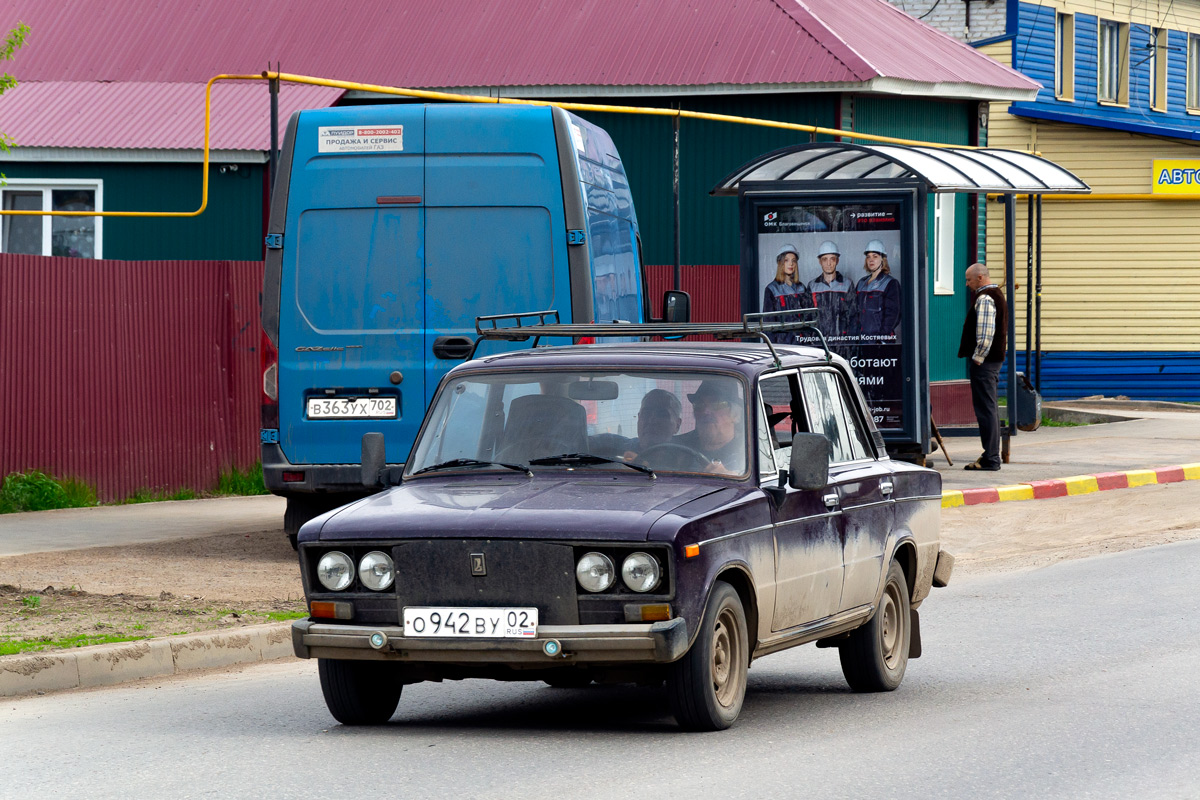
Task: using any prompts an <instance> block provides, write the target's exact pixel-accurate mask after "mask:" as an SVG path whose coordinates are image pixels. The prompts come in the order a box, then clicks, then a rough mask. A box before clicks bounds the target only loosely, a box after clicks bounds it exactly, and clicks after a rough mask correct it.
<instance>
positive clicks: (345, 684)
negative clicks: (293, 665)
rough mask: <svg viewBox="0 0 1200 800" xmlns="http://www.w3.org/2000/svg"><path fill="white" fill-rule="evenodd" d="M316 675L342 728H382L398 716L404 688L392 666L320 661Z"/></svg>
mask: <svg viewBox="0 0 1200 800" xmlns="http://www.w3.org/2000/svg"><path fill="white" fill-rule="evenodd" d="M317 673H318V674H319V675H320V676H321V694H323V695H325V705H326V706H327V707H328V708H329V713H330V714H332V715H333V718H334V719H336V720H337V721H338V722H340V723H342V724H343V725H381V724H383V723H385V722H387V721H388V720H389V719H391V718H392V714H394V713H396V706H397V705H399V703H400V691H401V689H403V688H404V685H403V684H402V683H400V681H399V679H398V676H397V674H396V669H395V668H394V666H393V665H392V664H384V663H380V662H378V661H339V660H337V659H332V658H319V659H317Z"/></svg>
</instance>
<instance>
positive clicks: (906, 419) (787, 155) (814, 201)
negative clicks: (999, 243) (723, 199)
mask: <svg viewBox="0 0 1200 800" xmlns="http://www.w3.org/2000/svg"><path fill="white" fill-rule="evenodd" d="M1090 191H1091V189H1090V188H1089V187H1088V186H1087V184H1085V183H1084V182H1083V181H1081V180H1080V179H1079V178H1078V177H1076V176H1075V175H1074V174H1072V173H1071V172H1069V171H1068V170H1065V169H1063V168H1062V167H1060V166H1058V165H1057V164H1055V163H1053V162H1051V161H1047V160H1046V159H1044V158H1040V157H1038V156H1036V155H1031V154H1029V153H1024V152H1018V151H1014V150H1004V149H999V148H969V147H953V146H946V147H935V146H910V145H898V144H855V143H851V142H811V143H806V144H798V145H794V146H790V147H786V148H782V149H779V150H775V151H773V152H770V153H765V154H763V155H761V156H759V157H757V158H755V159H752V160H751V161H749V162H747V163H746V164H744V165H742V166H741V167H739V168H738V169H736V170H734V171H733V172H732V173H730V174H729V175H728V176H726V177H725V178H724V179H723V180H722V181H721V182H720V183H718V184H717V185H716V186H715V187H714V188H713V189H712V191H711V192H710V193H711V194H712V195H715V196H737V197H738V198H739V206H740V211H741V220H742V264H741V267H742V274H743V281H742V298H743V300H742V304H743V311H747V310H750V311H757V310H760V309H758V308H756V307H753V308H752V307H751V306H756V305H757V291H758V290H757V289H756V288H755V284H756V282H757V284H758V285H761V283H762V276H763V275H765V274H767V273H766V272H764V271H763V270H764V269H765V267H764V266H763V265H764V264H767V263H768V261H769V259H768V257H767V256H768V254H767V252H766V251H764V252H763V253H759V249H760V246H759V242H760V241H763V242H766V241H779V239H778V237H776V238H774V239H772V238H770V237H771V236H773V235H774V234H772V233H768V231H773V230H789V231H795V232H797V233H795V234H793V235H795V236H801V237H803V236H807V235H808V234H807V233H805V231H813V232H814V235H815V236H816V237H817V238H819V237H820V236H822V235H830V234H824V233H820V231H829V230H838V231H847V232H846V233H843V234H842V235H844V236H846V237H859V238H862V237H866V236H870V235H872V233H873V232H876V231H882V232H881V233H875V235H878V236H880V237H883V236H886V235H890V234H892V233H894V235H895V242H896V245H895V252H897V253H898V254H900V255H901V256H902V260H903V263H905V264H908V265H910V267H909V271H908V272H907V277H908V279H907V280H905V281H903V284H904V290H905V291H904V309H905V312H906V314H907V316H906V317H905V320H906V321H905V323H904V327H903V330H901V328H899V327H898V328H897V330H896V335H895V336H894V337H893V338H894V339H896V340H897V342H900V341H903V342H904V345H903V347H902V348H901V349H902V355H903V358H901V359H898V360H899V361H900V362H901V363H903V364H904V365H905V366H904V370H903V372H904V375H903V377H898V376H893V377H888V378H887V379H886V380H884V379H882V378H881V382H883V383H887V382H889V381H890V382H893V383H898V384H899V388H893V389H891V391H892V392H893V393H894V394H895V395H896V396H897V397H900V393H902V394H903V397H902V399H901V400H900V401H898V403H897V405H898V406H899V407H901V408H902V413H900V412H897V413H896V414H895V415H894V418H895V420H896V421H895V422H894V424H891V425H888V424H884V425H880V428H881V430H882V432H883V434H884V438H885V440H887V441H888V445H889V449H894V450H895V451H897V452H901V453H904V452H913V450H912V449H911V448H913V447H918V448H919V452H920V453H921V455H922V456H923V455H924V454H926V453H928V452H929V451H930V444H929V443H930V427H931V423H932V420H931V415H930V407H929V369H928V331H929V319H928V313H929V312H928V308H929V303H928V300H927V294H928V289H927V287H928V286H929V281H928V265H927V254H926V241H925V240H926V233H925V232H926V231H927V230H928V228H927V227H926V215H927V207H928V195H929V194H940V193H969V194H981V195H985V196H994V197H996V198H997V199H998V200H999V201H1000V202H1002V203H1003V205H1004V280H1005V296H1006V297H1007V298H1008V300H1009V304H1010V313H1009V316H1008V331H1007V333H1008V343H1009V347H1008V354H1007V356H1006V364H1005V373H1004V374H1005V375H1006V378H1007V380H1006V383H1007V393H1008V409H1009V410H1010V413H1009V414H1008V426H1007V429H1006V439H1005V460H1007V452H1008V448H1007V436H1012V435H1015V434H1016V431H1017V413H1016V411H1017V362H1016V355H1015V352H1014V345H1015V342H1016V314H1015V313H1012V311H1014V310H1015V302H1014V296H1015V292H1016V269H1015V261H1016V258H1015V239H1016V235H1015V234H1016V230H1015V229H1016V200H1017V197H1018V196H1019V195H1023V196H1026V197H1027V198H1028V200H1029V206H1030V215H1029V217H1030V222H1029V225H1030V230H1029V234H1030V236H1029V242H1030V247H1029V260H1028V268H1029V272H1030V275H1029V282H1028V292H1029V294H1030V297H1029V298H1028V300H1029V302H1027V309H1026V316H1027V324H1026V348H1027V350H1028V348H1029V346H1030V343H1031V338H1032V336H1031V332H1032V331H1031V329H1032V328H1033V323H1032V317H1031V314H1032V310H1033V302H1032V301H1033V298H1032V288H1033V283H1034V275H1033V274H1032V273H1033V269H1034V266H1033V254H1034V252H1035V245H1036V252H1037V254H1038V261H1039V262H1040V253H1041V226H1040V218H1041V196H1042V195H1045V194H1086V193H1089V192H1090ZM839 208H841V209H857V211H853V212H850V213H848V214H845V213H844V214H841V216H840V217H839V216H838V215H837V213H835V211H836V209H839ZM1035 208H1036V212H1035ZM830 209H833V210H830ZM872 209H896V212H895V213H893V212H892V211H887V212H886V213H883V212H879V213H875V212H873V211H872ZM864 210H865V211H864ZM788 212H791V219H792V222H791V223H788V222H786V221H784V222H781V219H784V220H786V219H787V217H788ZM781 213H782V214H783V217H782V218H781V216H780V215H781ZM1035 213H1036V217H1037V219H1038V227H1037V230H1036V232H1035V230H1034V226H1033V221H1034V218H1035ZM872 215H874V218H875V219H879V218H885V219H887V220H888V221H889V224H891V225H892V226H893V227H894V231H893V230H891V229H890V228H887V227H886V226H882V227H881V226H876V227H874V228H872V227H871V226H870V225H863V224H861V223H859V224H858V225H857V226H856V225H855V224H854V223H847V224H845V225H844V226H843V227H836V226H835V227H831V226H830V225H828V224H827V223H828V222H829V220H830V219H837V220H842V219H846V218H853V219H854V220H855V222H856V223H857V222H858V221H859V220H861V219H863V218H872ZM816 217H822V219H821V220H817V221H815V222H814V221H813V220H814V219H815V218H816ZM789 224H790V227H788V225H789ZM769 225H776V226H779V225H783V226H784V227H782V228H774V229H772V228H766V227H764V226H769ZM822 226H824V227H822ZM856 241H857V239H856ZM770 249H771V248H770V247H768V248H766V250H770ZM963 266H964V267H965V266H966V265H963ZM1036 281H1037V283H1038V284H1039V285H1040V282H1041V271H1040V263H1039V265H1038V271H1037V278H1036ZM1039 297H1040V290H1039ZM1038 327H1039V329H1040V302H1039V319H1038ZM881 338H882V337H881ZM1038 339H1039V342H1040V336H1039V337H1038ZM872 346H874V345H872ZM1026 358H1027V361H1026V363H1027V364H1028V363H1029V362H1028V358H1029V353H1028V352H1027V354H1026ZM876 360H878V359H876ZM914 377H915V379H914ZM864 390H865V391H866V393H867V395H868V401H871V399H872V398H871V393H870V391H869V390H868V389H867V387H864ZM885 406H886V404H885ZM876 419H877V423H878V422H879V419H880V418H879V417H877V418H876ZM887 419H888V420H891V419H892V418H891V417H887ZM906 448H907V449H906Z"/></svg>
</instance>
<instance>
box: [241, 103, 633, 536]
mask: <svg viewBox="0 0 1200 800" xmlns="http://www.w3.org/2000/svg"><path fill="white" fill-rule="evenodd" d="M644 280H645V277H644V273H643V270H642V264H641V259H640V242H639V235H638V225H637V217H636V215H635V214H634V209H633V200H632V197H631V195H630V192H629V183H628V181H627V179H626V176H625V171H624V167H623V166H622V164H621V159H620V157H619V156H618V155H617V150H616V148H615V147H614V146H613V143H612V140H611V139H610V138H609V136H608V134H606V133H605V132H604V131H603V130H601V129H600V128H598V127H596V126H595V125H592V124H590V123H588V122H585V121H584V120H582V119H580V118H579V117H576V116H574V115H573V114H570V113H568V112H566V111H564V110H562V109H558V108H551V107H543V106H519V105H473V104H472V105H450V104H447V105H417V104H413V105H400V104H394V105H378V106H350V107H341V108H329V109H321V110H313V111H301V112H298V113H296V114H294V115H293V116H292V118H291V120H290V121H289V123H288V127H287V133H286V136H285V138H284V143H283V148H282V153H281V159H280V165H279V170H278V174H277V177H276V182H275V189H274V192H273V194H272V199H271V217H270V223H269V226H268V236H267V254H266V272H265V278H264V281H263V297H262V323H263V334H264V335H263V342H262V344H263V353H262V361H263V398H262V431H261V442H262V463H263V477H264V479H265V481H266V485H267V487H268V488H269V489H270V490H271V491H272V492H274V493H275V494H279V495H283V496H284V497H286V498H288V505H287V514H286V517H285V529H286V531H287V533H288V535H289V537H290V538H291V539H292V540H293V542H294V541H295V535H296V532H297V531H298V530H299V528H300V526H301V525H302V524H303V523H304V522H305V521H307V520H308V519H311V518H312V517H314V516H316V515H317V514H320V513H323V512H324V511H326V510H328V509H330V508H334V507H336V506H339V505H342V504H344V503H347V502H349V501H351V500H353V499H356V498H357V497H361V496H362V495H363V494H364V493H365V492H366V491H367V490H366V489H365V488H364V486H363V483H362V477H361V463H362V439H363V436H364V434H367V433H382V434H383V436H384V442H385V451H386V461H387V463H388V464H389V465H396V466H399V465H402V464H403V463H404V461H405V460H406V459H407V458H408V453H409V448H410V447H411V445H412V442H413V438H414V436H415V435H416V432H417V428H418V426H419V425H420V424H421V419H422V417H423V415H424V413H425V407H426V405H427V403H428V402H429V400H430V398H431V397H432V396H433V393H434V390H435V389H436V388H437V385H438V381H439V380H440V379H441V377H442V375H444V374H445V373H446V372H447V371H448V370H449V369H450V368H451V367H453V366H454V365H455V364H457V363H458V362H459V361H460V360H461V359H463V358H465V357H466V356H467V355H468V353H469V352H470V350H471V346H472V345H473V343H474V338H475V337H474V334H475V328H474V321H475V318H476V317H477V316H481V315H489V314H503V313H515V312H523V311H530V310H537V309H555V310H557V311H558V312H559V316H560V318H561V319H562V321H563V322H567V321H574V322H610V321H613V320H624V321H629V322H643V321H645V320H646V309H647V305H646V298H645V285H644ZM483 347H484V348H493V350H498V349H502V347H501V346H500V345H497V344H495V343H491V342H488V343H484V345H483ZM485 352H487V351H486V350H481V353H485Z"/></svg>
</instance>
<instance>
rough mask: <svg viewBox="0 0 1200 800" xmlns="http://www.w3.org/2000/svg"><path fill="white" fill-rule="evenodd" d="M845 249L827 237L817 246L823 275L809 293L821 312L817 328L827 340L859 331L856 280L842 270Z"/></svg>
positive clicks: (816, 278) (813, 280) (852, 334)
mask: <svg viewBox="0 0 1200 800" xmlns="http://www.w3.org/2000/svg"><path fill="white" fill-rule="evenodd" d="M840 258H841V251H839V250H838V246H837V244H836V243H834V242H832V241H829V240H826V241H824V242H821V246H820V247H819V248H818V249H817V261H818V262H820V264H821V274H820V275H818V276H817V277H815V278H813V279H812V281H811V282H810V283H809V284H808V291H807V294H808V296H809V298H810V299H811V300H812V305H813V307H814V308H816V309H817V310H818V311H820V314H819V315H818V317H817V320H818V321H817V327H819V328H820V329H821V333H823V334H825V338H826V339H833V338H837V337H843V336H856V335H857V334H858V328H859V326H858V300H857V292H856V290H855V288H854V283H853V281H851V280H849V279H848V278H846V277H845V276H844V275H842V273H841V272H839V271H838V261H839V260H840Z"/></svg>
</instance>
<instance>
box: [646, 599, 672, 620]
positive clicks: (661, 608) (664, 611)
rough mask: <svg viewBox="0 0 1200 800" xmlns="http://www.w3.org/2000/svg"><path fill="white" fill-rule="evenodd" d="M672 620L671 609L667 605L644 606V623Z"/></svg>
mask: <svg viewBox="0 0 1200 800" xmlns="http://www.w3.org/2000/svg"><path fill="white" fill-rule="evenodd" d="M670 618H671V607H670V606H669V605H667V604H666V603H662V604H660V605H653V606H642V622H665V621H666V620H669V619H670Z"/></svg>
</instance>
